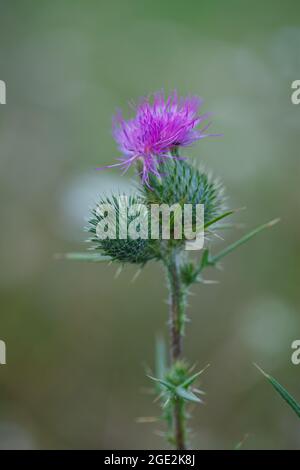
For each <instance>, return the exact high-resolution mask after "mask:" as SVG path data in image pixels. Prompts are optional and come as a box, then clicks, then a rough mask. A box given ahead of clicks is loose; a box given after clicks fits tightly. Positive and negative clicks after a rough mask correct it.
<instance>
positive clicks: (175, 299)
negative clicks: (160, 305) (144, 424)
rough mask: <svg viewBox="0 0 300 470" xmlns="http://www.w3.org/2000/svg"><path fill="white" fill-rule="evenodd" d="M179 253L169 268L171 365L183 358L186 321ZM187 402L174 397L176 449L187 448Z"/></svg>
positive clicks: (171, 258)
mask: <svg viewBox="0 0 300 470" xmlns="http://www.w3.org/2000/svg"><path fill="white" fill-rule="evenodd" d="M179 256H180V255H179V254H178V253H176V252H175V253H173V254H172V255H171V257H170V259H169V262H168V265H167V270H168V279H169V290H170V320H169V322H170V360H171V367H172V366H174V364H176V362H177V361H179V360H180V359H181V358H182V339H183V328H184V322H185V292H184V289H183V285H182V281H181V277H180V264H179V262H180V260H179ZM185 424H186V423H185V403H184V400H183V399H182V398H180V397H175V398H174V407H173V433H174V441H175V445H176V449H178V450H185V449H186V443H185V439H186V429H185Z"/></svg>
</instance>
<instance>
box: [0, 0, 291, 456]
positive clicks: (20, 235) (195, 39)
mask: <svg viewBox="0 0 300 470" xmlns="http://www.w3.org/2000/svg"><path fill="white" fill-rule="evenodd" d="M0 10H1V15H0V44H1V45H0V79H2V80H5V81H6V85H7V105H5V106H1V107H0V193H1V225H0V226H1V229H0V241H1V250H0V253H1V258H0V259H1V264H0V283H1V301H0V314H1V316H0V339H2V340H5V341H6V345H7V365H6V366H0V447H1V448H4V449H8V448H25V449H30V448H33V449H39V448H42V449H54V448H59V449H60V448H71V449H78V448H84V449H90V448H106V449H128V448H129V449H142V448H164V447H165V443H164V441H163V440H162V439H161V438H160V437H159V435H158V433H157V431H159V430H160V424H159V423H155V424H139V423H137V421H136V420H137V418H139V417H143V416H157V415H158V414H159V408H158V405H157V404H154V403H153V396H151V395H150V396H149V395H148V394H147V393H145V389H147V388H148V387H149V385H150V384H149V381H148V379H147V378H146V377H145V367H147V366H149V367H152V366H153V356H154V342H155V341H154V340H155V336H156V334H157V333H158V332H162V334H164V335H165V336H166V334H167V326H166V321H167V305H166V303H165V300H166V298H167V292H166V289H165V287H164V279H163V273H162V271H161V269H160V266H159V265H156V264H149V265H148V266H147V267H146V268H145V269H144V270H143V272H142V274H141V275H140V276H139V278H138V279H137V280H136V281H135V282H134V283H133V282H131V281H132V278H133V276H134V274H135V269H134V268H130V267H128V268H126V269H125V270H124V271H123V272H122V273H121V275H120V276H119V277H118V278H116V279H115V271H116V268H115V267H113V266H111V267H107V266H105V265H102V264H97V265H96V264H78V263H74V262H66V261H57V260H55V259H54V255H55V253H64V252H69V251H83V250H84V249H85V248H86V245H84V239H85V236H86V235H85V233H84V232H83V227H84V225H85V218H86V217H87V215H88V212H89V208H90V207H91V206H92V205H93V203H94V202H95V201H96V200H97V196H98V195H100V194H101V193H102V192H110V191H111V190H114V189H116V188H120V189H125V190H126V188H128V186H129V184H130V178H132V177H133V176H134V175H133V173H132V174H130V175H128V176H127V177H122V176H121V175H120V172H119V171H118V169H114V170H108V171H106V172H97V171H95V168H96V167H97V166H99V165H100V166H101V165H103V164H109V163H112V162H113V160H114V159H115V158H116V157H117V156H118V152H117V149H116V145H115V142H114V141H113V139H112V136H111V116H112V115H113V114H114V112H115V110H116V108H118V107H121V108H123V109H124V108H125V109H126V107H127V103H128V101H129V100H137V99H138V97H139V96H140V95H145V94H148V93H149V92H152V91H156V90H159V89H162V88H163V89H165V90H166V91H167V92H169V91H171V90H172V89H174V88H176V89H177V90H178V92H179V93H180V94H188V93H192V94H198V95H200V96H202V97H203V98H204V99H205V105H204V108H203V109H204V110H205V111H212V112H213V113H214V117H213V126H212V129H213V130H214V131H215V132H221V133H223V134H224V137H222V138H221V139H206V140H205V141H202V142H200V143H199V144H198V145H197V146H196V147H195V148H193V149H192V150H191V151H190V155H191V156H192V157H195V158H196V159H198V160H199V162H201V163H203V164H205V166H206V167H208V168H210V169H211V170H212V171H213V172H214V173H215V174H216V175H219V176H221V177H222V179H223V181H224V184H225V186H226V187H227V194H228V197H229V203H230V206H232V207H241V206H246V207H247V210H246V211H243V212H241V213H239V214H237V215H236V216H235V219H236V221H240V222H243V223H245V224H246V225H245V229H246V228H250V227H253V226H255V225H258V224H260V223H263V222H265V221H268V220H270V219H272V218H274V217H277V216H280V217H281V223H280V225H277V226H276V227H274V229H272V230H271V231H269V232H267V233H263V234H262V235H260V236H259V237H258V238H256V239H254V240H252V241H251V243H249V244H248V245H246V246H245V247H243V248H241V249H240V250H239V251H237V252H235V253H234V254H232V255H231V256H230V257H228V258H226V260H225V261H224V263H223V266H224V270H223V271H220V272H211V273H209V274H210V276H208V277H209V278H211V279H216V280H218V281H219V284H217V285H208V286H202V285H201V286H197V287H195V288H194V289H193V291H194V294H195V295H194V296H193V297H191V298H190V309H189V315H190V318H191V319H192V323H191V324H189V326H188V330H187V337H186V355H187V357H189V358H190V360H191V361H195V362H197V365H198V367H203V366H204V365H206V364H207V363H208V362H209V363H211V367H210V368H209V370H207V372H206V373H205V375H204V376H203V378H202V384H201V386H202V387H203V388H204V389H205V391H206V392H207V397H206V404H205V406H199V407H197V408H196V409H195V417H194V420H193V423H192V426H193V430H194V433H193V446H194V447H195V448H199V449H231V448H233V447H234V446H235V444H236V443H237V442H238V441H240V440H241V439H243V436H244V435H245V434H249V437H248V439H247V441H246V442H245V444H244V448H245V449H299V448H300V426H299V420H298V419H297V417H296V415H294V414H293V412H292V411H291V410H290V409H289V408H288V407H287V405H286V404H285V403H284V402H283V401H282V400H281V399H280V398H279V397H278V396H277V394H276V393H275V392H274V391H273V390H272V388H271V387H270V385H269V384H268V383H267V382H266V381H265V380H264V378H263V377H262V376H261V375H260V374H259V373H258V371H257V370H256V369H255V368H254V367H253V365H252V363H253V362H257V363H259V364H260V365H261V366H262V367H263V368H264V369H266V370H267V371H269V372H270V373H272V374H273V375H274V376H275V377H276V378H277V379H278V380H280V382H281V383H282V384H284V385H285V386H286V387H287V388H288V389H289V391H290V392H292V393H293V394H294V395H295V396H296V397H298V399H300V366H295V365H293V364H292V363H291V360H290V356H291V352H292V350H291V343H292V341H293V340H295V339H299V337H300V290H299V274H300V267H299V266H300V236H299V231H300V224H299V215H298V214H299V210H300V188H299V177H300V163H299V118H300V105H299V106H295V105H292V103H291V99H290V96H291V83H292V81H293V80H296V79H300V19H299V18H300V17H299V14H300V4H299V2H298V1H297V0H295V1H289V0H287V1H285V2H282V1H279V0H264V1H261V0H252V1H251V2H247V1H238V0H227V1H226V2H222V1H221V0H220V1H216V0H210V1H209V2H202V1H196V0H195V1H189V0H187V1H185V2H182V1H181V0H172V1H170V0H169V1H164V0H144V1H139V0H131V1H126V0H119V1H116V0H112V1H109V2H108V1H92V0H90V1H87V2H86V1H83V0H82V1H78V0H72V1H71V0H60V1H58V0H54V1H51V2H49V1H45V0H44V1H37V0H27V1H26V2H24V1H14V2H9V1H3V0H1V2H0ZM242 233H243V231H240V232H237V233H229V232H228V234H227V233H226V239H227V241H229V240H234V239H235V238H237V237H238V236H240V235H241V234H242ZM221 246H222V242H221V241H220V242H218V243H216V246H215V249H218V247H221Z"/></svg>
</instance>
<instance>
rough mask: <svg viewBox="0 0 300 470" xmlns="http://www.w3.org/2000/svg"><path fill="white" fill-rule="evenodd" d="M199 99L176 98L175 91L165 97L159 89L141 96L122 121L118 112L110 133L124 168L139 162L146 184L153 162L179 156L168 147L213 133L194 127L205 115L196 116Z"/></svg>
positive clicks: (183, 143) (190, 142) (188, 143)
mask: <svg viewBox="0 0 300 470" xmlns="http://www.w3.org/2000/svg"><path fill="white" fill-rule="evenodd" d="M201 104H202V100H201V99H200V98H198V97H196V96H191V97H186V98H179V97H178V95H177V93H176V91H173V93H172V94H171V95H170V96H169V97H168V98H167V99H165V97H164V93H163V92H158V93H155V94H153V98H152V100H151V97H149V98H142V100H141V101H140V103H139V104H138V105H137V106H136V107H135V109H136V115H135V117H134V118H133V119H129V120H125V119H124V118H123V116H122V113H121V112H119V113H118V114H117V115H116V116H115V117H114V119H113V136H114V138H115V140H116V142H117V143H118V146H119V149H120V151H121V152H122V154H123V156H122V157H121V158H119V160H120V163H116V164H114V165H109V166H107V167H106V168H110V167H113V166H121V167H123V168H124V171H127V170H128V168H129V167H130V166H131V165H132V164H133V163H134V162H136V161H138V160H141V161H142V162H143V169H142V171H141V177H142V181H143V183H146V184H149V173H153V174H155V175H157V176H160V175H159V172H158V169H157V165H158V163H159V162H160V161H161V159H163V158H180V157H178V156H177V154H176V155H175V154H174V153H175V152H173V153H172V150H174V149H176V148H177V147H187V146H189V145H192V144H193V143H194V142H195V141H197V140H200V139H203V138H204V137H208V136H209V135H210V136H212V135H214V134H206V133H205V131H206V130H207V128H208V126H209V124H208V125H206V126H205V127H204V128H202V129H196V127H197V126H198V125H199V124H200V123H201V122H202V121H204V120H205V119H206V118H207V117H208V114H203V115H199V114H198V111H199V108H200V106H201Z"/></svg>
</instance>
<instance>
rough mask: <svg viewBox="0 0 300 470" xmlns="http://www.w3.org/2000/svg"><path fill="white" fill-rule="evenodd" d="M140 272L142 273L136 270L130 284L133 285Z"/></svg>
mask: <svg viewBox="0 0 300 470" xmlns="http://www.w3.org/2000/svg"><path fill="white" fill-rule="evenodd" d="M141 272H142V270H141V269H138V270H137V271H136V273H135V274H134V276H133V278H132V279H131V282H132V283H134V282H135V281H136V280H137V278H138V277H139V275H140V274H141Z"/></svg>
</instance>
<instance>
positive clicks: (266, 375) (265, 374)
mask: <svg viewBox="0 0 300 470" xmlns="http://www.w3.org/2000/svg"><path fill="white" fill-rule="evenodd" d="M253 365H254V367H256V368H257V369H258V370H259V372H261V373H262V374H263V375H264V376H265V377H266V378H267V379H269V378H270V376H269V374H267V373H266V372H265V371H264V370H263V369H262V368H261V367H259V365H258V364H256V363H255V362H253Z"/></svg>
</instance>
